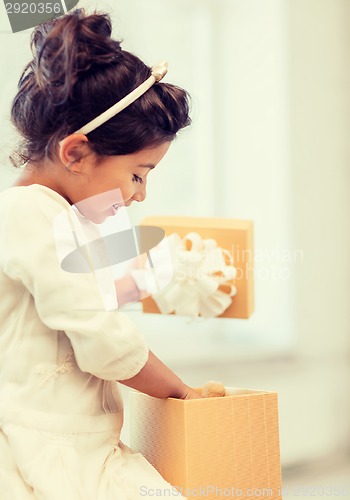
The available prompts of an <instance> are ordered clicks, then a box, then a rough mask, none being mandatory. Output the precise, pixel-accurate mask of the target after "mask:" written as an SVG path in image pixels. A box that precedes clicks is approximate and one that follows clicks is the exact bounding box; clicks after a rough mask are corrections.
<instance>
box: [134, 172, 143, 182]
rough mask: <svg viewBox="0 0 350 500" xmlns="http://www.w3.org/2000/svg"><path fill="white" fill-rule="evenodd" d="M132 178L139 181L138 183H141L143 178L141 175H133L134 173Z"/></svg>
mask: <svg viewBox="0 0 350 500" xmlns="http://www.w3.org/2000/svg"><path fill="white" fill-rule="evenodd" d="M132 180H133V181H134V182H139V183H140V184H142V183H143V180H142V179H141V177H139V176H138V175H135V174H134V175H133V178H132Z"/></svg>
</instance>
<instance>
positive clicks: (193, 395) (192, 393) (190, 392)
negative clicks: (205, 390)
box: [180, 386, 203, 399]
mask: <svg viewBox="0 0 350 500" xmlns="http://www.w3.org/2000/svg"><path fill="white" fill-rule="evenodd" d="M180 399H203V396H202V395H201V394H199V392H197V391H196V390H195V389H192V387H188V386H187V387H186V392H185V394H184V396H183V397H181V398H180Z"/></svg>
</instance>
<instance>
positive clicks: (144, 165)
mask: <svg viewBox="0 0 350 500" xmlns="http://www.w3.org/2000/svg"><path fill="white" fill-rule="evenodd" d="M137 166H138V167H145V168H150V169H152V168H154V167H155V165H153V164H152V163H141V164H140V165H137Z"/></svg>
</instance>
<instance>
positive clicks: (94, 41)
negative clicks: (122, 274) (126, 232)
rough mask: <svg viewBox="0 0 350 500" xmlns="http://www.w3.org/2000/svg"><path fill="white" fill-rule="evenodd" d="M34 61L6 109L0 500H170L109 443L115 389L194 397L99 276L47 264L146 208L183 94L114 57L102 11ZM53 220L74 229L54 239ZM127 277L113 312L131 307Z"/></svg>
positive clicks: (64, 30)
mask: <svg viewBox="0 0 350 500" xmlns="http://www.w3.org/2000/svg"><path fill="white" fill-rule="evenodd" d="M32 51H33V56H34V57H33V60H32V61H31V62H30V63H29V64H28V65H27V66H26V68H25V70H24V72H23V74H22V76H21V78H20V81H19V84H18V92H17V95H16V96H15V98H14V101H13V103H12V110H11V117H12V121H13V123H14V125H15V126H16V127H17V129H18V130H19V132H20V133H21V134H22V136H23V143H22V148H21V150H20V152H19V158H20V161H19V162H18V161H17V163H19V164H26V166H25V169H24V171H23V173H22V175H21V176H20V177H19V179H18V182H17V183H16V185H15V186H13V187H11V188H9V189H6V190H5V191H3V192H1V193H0V294H1V301H0V324H1V327H0V492H1V493H0V497H1V500H16V499H18V500H25V499H45V500H63V499H65V500H90V499H91V500H96V499H97V500H112V499H113V500H126V499H128V500H135V499H137V498H141V497H142V498H143V497H145V496H155V495H156V494H157V496H168V497H169V491H173V490H171V487H170V485H169V484H168V483H167V482H166V481H165V480H164V479H163V478H162V477H161V476H160V475H159V474H158V472H157V471H156V470H155V469H154V468H153V467H152V466H151V465H150V464H149V463H148V462H147V461H146V460H145V459H144V458H143V457H142V456H141V455H140V454H139V453H134V452H132V450H130V449H129V448H127V447H126V446H125V445H124V444H123V443H121V442H120V440H119V436H120V430H121V426H122V420H123V408H122V401H121V398H120V395H119V392H118V382H117V381H119V382H120V383H122V384H125V385H127V386H129V387H132V388H135V389H137V390H140V391H143V392H145V393H147V394H149V395H152V396H155V397H159V398H167V397H174V398H182V399H191V398H197V397H199V395H198V394H197V393H196V392H195V391H194V390H193V389H191V388H190V387H188V386H187V385H186V384H184V383H183V382H182V381H181V380H180V379H179V378H178V377H177V376H176V375H175V374H174V373H173V372H171V371H170V370H169V369H168V368H167V367H166V366H165V365H164V364H163V363H162V362H161V361H160V360H159V359H158V358H156V356H154V355H153V354H152V352H150V351H149V349H148V347H147V345H146V342H145V339H144V337H143V336H142V335H141V334H140V333H139V332H138V331H137V329H136V328H135V326H134V325H133V324H132V322H131V321H130V320H129V319H128V317H127V316H126V315H125V314H123V313H121V312H120V311H118V310H117V309H113V307H110V308H108V307H106V301H105V300H104V298H105V295H104V294H103V293H101V279H100V278H101V276H100V275H98V272H74V270H73V272H68V271H67V270H64V269H63V268H62V265H61V263H62V262H61V260H60V258H59V257H60V251H61V250H62V248H66V249H69V248H72V238H73V236H74V237H75V238H76V234H78V232H79V231H80V229H84V228H85V229H86V228H87V229H89V227H90V228H94V227H95V228H96V227H97V226H96V224H99V223H100V222H103V221H104V220H105V219H106V218H107V217H109V216H113V215H114V214H115V213H116V211H117V210H118V206H119V205H122V204H124V205H126V206H129V205H130V204H131V203H132V202H133V201H143V200H144V199H145V196H146V191H145V186H146V181H147V177H148V175H149V173H150V171H151V170H152V169H153V168H154V166H156V165H157V163H159V161H160V160H161V159H162V158H163V156H164V155H165V153H166V151H167V150H168V148H169V145H170V143H171V141H172V140H173V139H174V137H175V136H176V133H177V132H178V131H179V130H180V129H181V128H183V127H185V126H187V125H188V124H189V121H190V120H189V116H188V100H187V94H186V92H185V91H184V90H182V89H180V88H178V87H176V86H174V85H170V84H166V83H161V82H160V80H161V78H162V76H164V73H165V71H166V69H165V68H164V67H163V66H161V67H160V68H159V67H158V68H156V69H153V70H152V71H153V76H152V75H151V69H150V68H149V67H147V66H146V65H145V64H144V63H143V62H142V61H141V60H140V59H138V58H137V57H135V56H134V55H132V54H131V53H129V52H127V51H124V50H122V48H121V46H120V43H119V42H117V41H115V40H113V39H112V38H111V22H110V18H109V16H108V15H107V14H99V13H96V12H95V13H93V14H91V15H87V14H86V12H84V10H83V9H78V10H76V11H74V12H72V13H69V14H67V15H65V16H63V17H61V18H58V19H55V20H53V21H50V22H48V23H45V24H43V25H40V26H38V27H37V28H36V29H35V30H34V32H33V35H32ZM145 82H147V84H146V87H148V88H145V86H143V84H144V83H145ZM135 89H138V94H139V95H138V96H136V97H135V93H133V94H131V93H132V92H133V91H134V90H135ZM126 96H127V99H126V101H125V100H124V101H123V102H122V106H120V104H119V105H118V106H119V108H120V107H123V106H124V109H123V110H122V111H120V109H119V112H118V111H117V112H116V111H115V109H114V108H113V109H114V111H113V112H114V116H112V117H109V118H106V117H105V115H103V113H104V112H105V111H106V110H107V109H109V108H112V107H113V106H114V105H115V104H116V103H119V102H120V101H121V100H122V99H123V98H124V97H126ZM132 101H133V102H132ZM115 113H116V114H115ZM97 117H99V120H100V121H99V123H96V121H95V122H94V124H93V125H92V129H91V126H90V131H88V132H87V130H89V128H87V127H86V125H87V124H89V123H90V122H91V121H92V120H94V119H95V118H97ZM103 117H104V118H103ZM103 119H104V120H105V121H103ZM13 161H15V160H14V159H13ZM152 175H153V173H152ZM79 207H80V208H79ZM62 214H64V215H65V217H66V219H65V220H66V221H67V220H69V221H70V222H71V223H72V226H69V224H68V226H66V225H65V224H66V223H62V224H61V225H59V227H58V229H59V230H58V231H57V221H59V220H60V217H61V216H62ZM117 217H118V215H116V218H117ZM77 226H78V229H76V228H77ZM72 227H74V228H75V229H74V230H73V231H72ZM65 228H68V229H67V230H66V231H65ZM75 231H77V232H75ZM72 235H73V236H72ZM125 279H126V280H127V279H128V278H127V277H126V278H125ZM130 279H131V278H129V282H128V283H126V282H124V283H123V286H124V288H123V287H120V288H119V289H118V287H115V288H114V292H113V293H114V297H112V299H113V300H114V302H113V300H112V302H113V303H115V304H118V303H119V305H120V304H121V303H125V302H127V301H128V300H130V297H131V296H132V295H133V292H130V290H132V289H131V288H130V284H132V282H131V281H130ZM128 290H129V291H128ZM109 291H110V290H109ZM130 293H131V295H130ZM112 295H113V294H112ZM129 295H130V297H129ZM128 297H129V298H128ZM147 492H149V494H147V495H146V493H147ZM162 492H164V495H162ZM173 494H174V496H177V497H178V498H179V497H180V495H179V494H178V493H176V492H175V491H173Z"/></svg>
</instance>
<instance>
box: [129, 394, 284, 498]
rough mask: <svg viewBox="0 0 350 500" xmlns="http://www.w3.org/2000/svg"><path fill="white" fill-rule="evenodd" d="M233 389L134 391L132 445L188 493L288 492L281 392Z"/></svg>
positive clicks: (273, 494) (254, 495) (252, 494)
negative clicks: (173, 394) (218, 393)
mask: <svg viewBox="0 0 350 500" xmlns="http://www.w3.org/2000/svg"><path fill="white" fill-rule="evenodd" d="M197 390H198V391H199V392H200V389H197ZM226 394H227V396H225V397H214V398H204V399H192V400H179V399H174V398H168V399H158V398H154V397H151V396H148V395H146V394H143V393H140V392H137V391H133V392H131V394H130V402H131V447H132V448H133V449H134V450H135V451H137V452H141V453H142V454H143V455H144V456H145V458H146V459H147V460H148V461H149V462H150V463H151V464H152V465H153V466H154V467H155V468H156V469H157V470H158V471H159V472H160V474H161V475H162V476H163V477H164V478H165V479H166V480H167V481H168V482H169V483H170V484H172V485H173V486H176V487H178V488H179V489H180V491H181V492H182V494H183V495H184V496H188V498H196V497H197V498H201V497H202V498H210V499H219V498H220V499H221V498H223V497H226V498H227V497H228V498H234V497H241V498H242V497H243V498H250V499H252V498H253V499H254V500H255V499H265V498H266V497H269V498H272V499H276V500H277V499H281V498H282V496H281V489H282V484H281V465H280V449H279V428H278V400H277V393H276V392H269V391H261V390H249V389H239V388H226Z"/></svg>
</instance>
